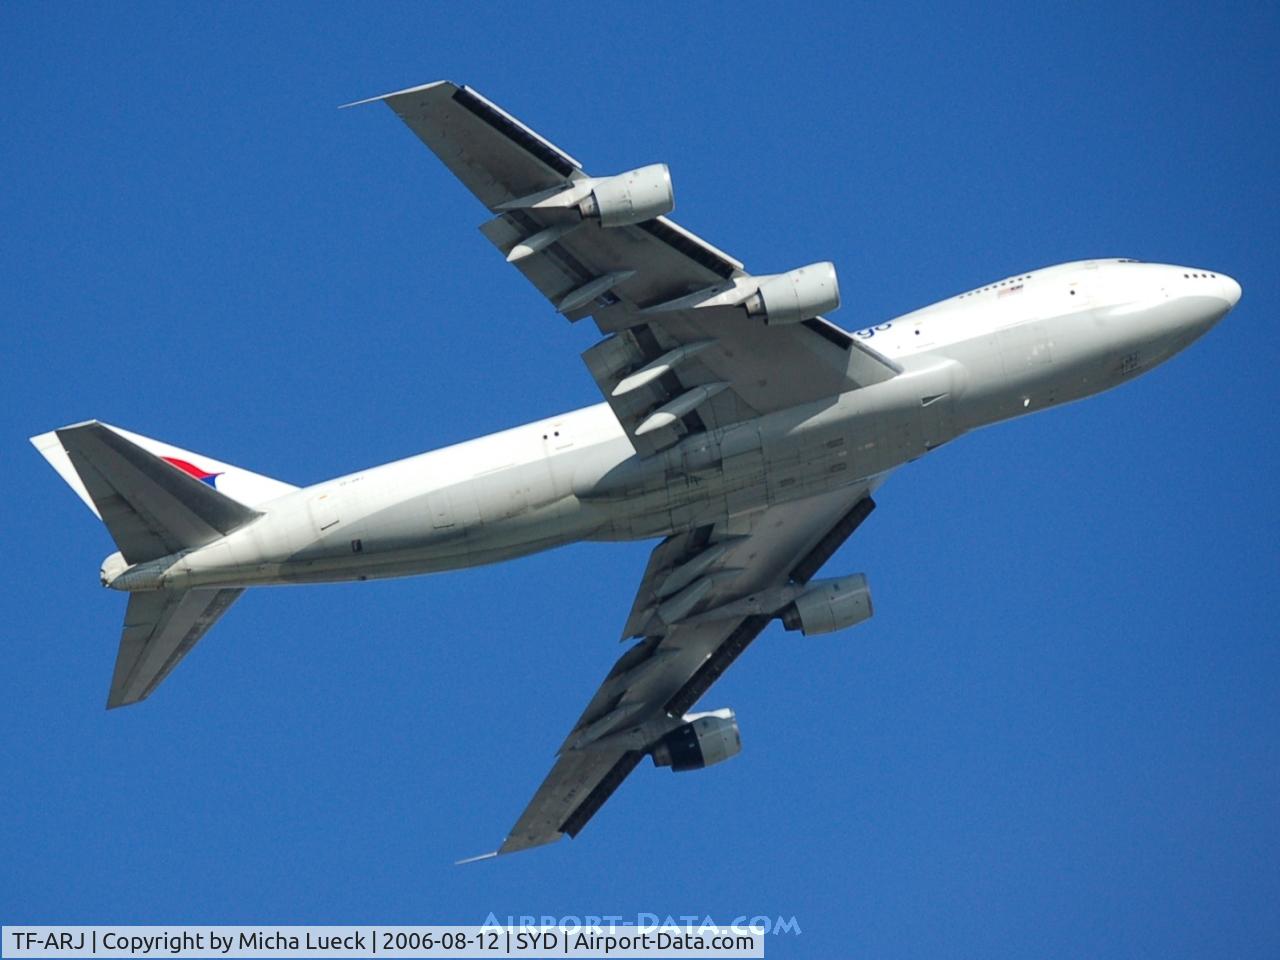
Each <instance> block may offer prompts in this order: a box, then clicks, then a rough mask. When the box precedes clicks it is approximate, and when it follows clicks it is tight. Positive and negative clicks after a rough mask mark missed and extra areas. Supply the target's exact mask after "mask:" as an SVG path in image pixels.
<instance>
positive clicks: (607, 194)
mask: <svg viewBox="0 0 1280 960" xmlns="http://www.w3.org/2000/svg"><path fill="white" fill-rule="evenodd" d="M675 206H676V198H675V193H674V192H673V191H672V189H671V171H670V170H668V169H667V165H666V164H665V163H651V164H649V166H647V167H639V168H638V169H635V170H628V171H627V172H626V173H620V174H618V175H617V176H616V177H605V178H603V179H600V180H595V181H593V182H592V186H591V192H590V193H589V194H587V196H586V197H585V198H584V199H583V200H582V201H581V202H580V203H579V205H578V209H579V211H580V212H581V213H582V216H583V217H584V218H593V219H596V220H599V221H600V226H602V227H624V226H626V225H627V224H631V223H641V222H642V221H645V220H652V219H653V218H654V217H658V216H661V215H662V214H664V213H670V212H671V211H672V210H674V209H675Z"/></svg>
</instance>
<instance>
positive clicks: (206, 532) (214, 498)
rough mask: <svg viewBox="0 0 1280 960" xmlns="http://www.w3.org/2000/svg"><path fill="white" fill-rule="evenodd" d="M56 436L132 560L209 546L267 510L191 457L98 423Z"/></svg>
mask: <svg viewBox="0 0 1280 960" xmlns="http://www.w3.org/2000/svg"><path fill="white" fill-rule="evenodd" d="M55 435H56V437H57V440H58V442H59V444H60V445H61V447H62V449H63V450H64V451H65V452H66V455H67V457H68V458H69V461H70V464H71V466H72V467H73V468H74V469H75V472H76V476H77V478H78V479H79V481H80V483H81V484H82V485H83V487H84V491H85V493H86V494H87V495H88V497H89V499H90V500H91V501H92V503H93V506H94V507H95V509H96V511H97V513H98V515H99V516H100V517H101V518H102V522H103V523H104V524H106V527H107V530H108V532H110V534H111V537H112V539H113V540H115V542H116V546H118V547H119V548H120V552H121V553H122V554H123V555H124V558H125V560H127V561H128V562H129V563H142V562H145V561H147V560H154V559H156V558H158V557H163V556H167V555H169V554H171V553H175V552H177V551H179V550H184V549H189V548H192V547H200V546H204V545H205V544H207V543H211V542H213V541H214V540H217V539H218V538H219V537H222V536H225V535H226V534H228V533H231V532H232V531H233V530H237V529H239V528H240V527H242V526H244V525H245V524H246V523H249V522H250V521H251V520H254V519H256V518H257V517H259V516H261V514H259V513H258V512H257V511H256V510H253V509H251V508H250V507H247V506H245V505H244V504H243V503H241V502H239V501H238V500H233V499H232V498H231V497H228V496H226V495H225V494H223V493H220V492H218V490H216V489H215V488H214V487H213V486H212V485H210V484H209V483H206V482H204V481H203V480H202V479H198V478H197V477H196V476H195V475H193V474H192V472H191V471H190V470H188V469H187V468H186V467H185V466H184V465H183V464H184V462H183V461H181V460H179V461H177V462H174V460H173V459H172V458H169V459H162V458H161V457H159V456H157V455H155V454H153V453H149V452H148V451H147V450H145V449H143V448H142V447H141V446H139V445H138V444H136V443H134V442H133V441H131V440H129V439H127V438H125V437H124V436H122V435H120V434H119V433H117V432H116V431H114V430H112V429H110V428H109V427H107V426H106V425H104V424H101V423H98V422H97V421H89V422H88V423H82V424H77V425H76V426H73V427H64V428H63V429H61V430H57V431H55ZM42 452H43V451H42ZM55 466H56V464H55ZM77 492H79V491H77Z"/></svg>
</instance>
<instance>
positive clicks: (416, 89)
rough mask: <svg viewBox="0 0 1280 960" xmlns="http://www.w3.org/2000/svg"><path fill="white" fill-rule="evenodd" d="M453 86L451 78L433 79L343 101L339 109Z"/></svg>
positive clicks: (454, 84) (454, 85)
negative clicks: (375, 94)
mask: <svg viewBox="0 0 1280 960" xmlns="http://www.w3.org/2000/svg"><path fill="white" fill-rule="evenodd" d="M439 86H451V87H456V86H457V84H456V83H452V82H451V81H449V80H433V81H431V83H420V84H418V85H417V86H416V87H405V88H404V89H403V90H392V91H391V92H390V93H380V94H378V96H376V97H365V98H364V99H363V100H352V101H351V102H350V103H342V104H339V105H338V109H339V110H346V109H347V108H348V107H360V106H363V105H364V104H366V103H377V102H378V101H379V100H389V99H391V98H392V97H398V96H400V95H401V94H404V93H417V92H419V91H420V90H430V89H431V88H432V87H439Z"/></svg>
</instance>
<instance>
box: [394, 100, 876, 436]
mask: <svg viewBox="0 0 1280 960" xmlns="http://www.w3.org/2000/svg"><path fill="white" fill-rule="evenodd" d="M375 99H379V100H383V101H385V102H386V103H387V105H388V106H390V107H391V109H392V110H394V111H395V113H396V114H397V115H398V116H399V117H400V118H401V119H402V120H403V121H404V122H405V124H406V125H407V126H408V127H409V128H410V129H411V130H412V131H413V132H414V133H415V134H416V135H417V136H418V138H419V139H420V140H421V141H422V142H423V143H424V144H426V145H427V146H428V147H429V148H430V149H431V150H432V151H433V152H434V153H435V154H436V155H437V156H438V157H439V158H440V159H441V160H442V161H443V162H444V163H445V165H446V166H447V167H448V168H449V169H450V170H451V171H452V172H453V173H454V174H455V175H456V176H457V177H458V179H459V180H461V181H462V183H463V184H464V185H465V186H466V187H467V188H468V189H469V190H470V191H471V192H472V193H473V194H475V196H476V197H477V198H478V199H479V200H480V201H481V202H482V203H484V204H485V206H486V207H488V208H489V210H490V212H491V213H493V214H495V216H494V218H493V219H492V220H490V221H488V222H487V223H485V224H484V225H483V226H482V227H481V231H482V232H483V233H484V235H485V237H487V238H488V239H489V241H490V242H491V243H493V244H494V246H496V247H497V248H498V249H499V251H501V252H502V253H503V254H504V255H505V256H506V257H507V259H508V261H509V262H511V263H512V264H513V265H514V266H515V267H516V268H517V269H518V270H519V271H520V272H521V273H522V274H523V275H524V276H525V277H526V278H527V279H528V280H529V282H530V283H532V284H533V285H534V287H536V288H537V289H538V290H539V292H541V293H542V294H543V296H545V297H546V298H547V299H548V300H550V301H551V303H552V304H553V305H555V307H556V309H557V310H558V311H559V312H560V313H561V314H563V315H564V316H565V317H567V318H568V319H570V320H578V319H581V318H583V317H587V316H591V317H593V318H594V320H595V323H596V326H597V327H598V328H599V329H600V331H601V332H602V333H604V334H605V338H604V340H602V341H601V342H600V343H598V344H596V345H595V346H593V347H592V348H591V349H589V350H587V351H586V353H585V354H584V355H583V359H584V360H585V362H586V364H587V367H588V369H589V371H590V373H591V375H592V377H593V378H594V379H595V381H596V383H597V385H598V386H599V388H600V390H601V392H602V393H603V394H604V396H605V399H606V400H607V401H608V403H609V405H610V406H611V407H612V408H613V410H614V413H615V414H616V415H617V417H618V420H619V422H620V423H621V424H622V426H623V429H624V430H626V432H627V434H628V436H629V437H630V438H631V441H632V443H633V444H634V446H635V448H636V451H637V452H638V453H640V454H641V455H642V456H645V455H648V454H651V453H654V452H656V451H658V450H662V449H664V448H666V447H669V446H672V445H674V444H675V443H678V442H679V441H680V440H681V439H682V438H684V437H685V436H688V435H689V434H694V433H699V432H702V431H706V430H711V429H714V428H716V427H723V426H727V425H729V424H733V423H737V422H740V421H743V420H749V419H752V418H755V417H757V416H760V415H762V414H766V413H770V412H773V411H776V410H782V409H785V408H788V407H794V406H797V405H801V404H804V403H809V402H813V401H819V400H823V399H825V398H829V397H834V396H836V395H838V394H840V393H843V392H845V391H848V390H851V389H855V388H857V387H860V386H868V385H870V384H873V383H879V382H881V381H883V380H886V379H888V378H890V377H892V376H894V375H896V374H897V373H898V372H899V371H898V368H897V367H896V366H895V365H894V364H892V363H891V362H890V361H888V360H886V359H885V358H884V357H882V356H880V355H879V354H876V353H875V352H873V351H871V350H870V349H868V348H867V347H865V346H864V345H863V344H861V343H860V342H858V341H856V340H855V339H854V338H852V337H850V336H849V335H848V334H847V333H845V332H844V331H843V330H841V329H840V328H839V327H837V326H835V325H834V324H832V323H829V322H828V321H827V320H825V319H823V318H822V317H811V318H809V319H806V320H804V321H803V322H800V323H788V324H781V325H769V324H766V323H763V322H761V321H760V320H759V319H752V318H749V317H748V316H747V314H746V312H745V311H744V308H743V304H744V302H746V300H747V299H748V298H749V296H750V295H751V294H752V293H753V292H754V291H756V290H757V288H758V286H759V279H760V278H757V277H753V276H752V275H751V274H749V273H748V272H747V271H746V270H745V269H744V267H743V265H742V264H741V263H740V262H739V261H737V260H735V259H733V258H732V257H730V256H729V255H728V254H726V253H724V252H723V251H721V250H719V249H717V248H716V247H714V246H712V245H711V244H709V243H707V242H706V241H705V240H703V239H701V238H700V237H698V236H696V235H694V234H693V233H691V232H689V231H688V230H685V229H684V228H683V227H681V226H680V225H679V224H677V223H675V222H674V221H672V220H670V219H669V218H667V217H666V216H657V217H653V218H651V219H648V220H643V221H641V222H638V223H625V224H620V225H619V224H614V225H605V224H604V223H603V221H598V220H594V219H591V218H586V217H584V216H582V215H581V213H580V212H579V211H578V208H577V207H576V206H573V205H569V206H565V205H563V204H560V203H559V202H558V201H557V200H556V199H555V196H556V195H557V193H559V194H560V195H566V191H567V192H568V194H567V195H572V196H577V194H578V193H582V192H583V190H584V185H589V184H590V183H592V182H594V181H593V180H592V178H591V177H590V176H588V174H587V173H586V172H585V171H584V170H583V169H582V166H581V165H580V164H579V163H578V161H577V160H575V159H574V158H573V157H571V156H569V155H568V154H567V153H565V152H564V151H563V150H561V149H560V148H558V147H556V146H554V145H553V144H551V143H550V141H548V140H546V139H545V138H543V137H541V136H539V135H538V134H536V133H534V132H533V131H532V130H531V129H529V128H528V127H526V126H525V125H524V124H522V123H520V122H519V121H518V120H516V119H515V118H514V117H512V116H511V115H510V114H508V113H506V112H505V111H503V110H502V109H501V108H500V107H498V106H497V105H496V104H493V103H491V102H490V101H488V100H486V99H485V98H484V97H482V96H481V95H480V94H478V93H476V92H475V91H474V90H472V89H470V88H469V87H459V86H456V85H454V84H452V83H448V82H443V81H442V82H439V83H432V84H427V85H426V86H422V87H415V88H412V89H410V90H404V91H400V92H398V93H393V94H388V95H386V96H384V97H379V98H375ZM548 195H551V199H550V200H549V199H547V198H548Z"/></svg>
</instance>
